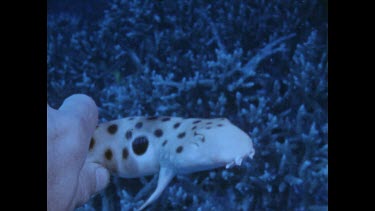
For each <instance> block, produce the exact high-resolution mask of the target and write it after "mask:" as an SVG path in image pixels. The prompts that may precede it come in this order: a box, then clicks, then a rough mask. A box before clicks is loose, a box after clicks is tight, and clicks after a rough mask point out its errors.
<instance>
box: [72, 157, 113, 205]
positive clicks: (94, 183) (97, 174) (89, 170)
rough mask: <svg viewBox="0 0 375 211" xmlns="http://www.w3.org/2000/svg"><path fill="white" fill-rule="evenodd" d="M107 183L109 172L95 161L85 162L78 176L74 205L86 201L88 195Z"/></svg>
mask: <svg viewBox="0 0 375 211" xmlns="http://www.w3.org/2000/svg"><path fill="white" fill-rule="evenodd" d="M108 183H109V172H108V170H107V169H106V168H104V167H103V166H101V165H99V164H97V163H91V162H86V163H85V165H84V166H83V168H82V170H81V172H80V176H79V184H78V191H77V194H76V206H79V205H82V204H84V203H86V202H87V201H88V200H89V199H90V197H91V196H92V195H93V194H95V193H97V192H99V191H100V190H102V189H104V188H105V187H106V186H107V185H108Z"/></svg>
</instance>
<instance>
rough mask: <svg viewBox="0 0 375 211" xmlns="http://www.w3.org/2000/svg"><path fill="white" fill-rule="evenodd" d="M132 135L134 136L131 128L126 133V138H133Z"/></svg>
mask: <svg viewBox="0 0 375 211" xmlns="http://www.w3.org/2000/svg"><path fill="white" fill-rule="evenodd" d="M132 136H133V133H132V131H131V130H128V131H126V133H125V138H126V139H127V140H130V139H132Z"/></svg>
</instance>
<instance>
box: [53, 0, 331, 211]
mask: <svg viewBox="0 0 375 211" xmlns="http://www.w3.org/2000/svg"><path fill="white" fill-rule="evenodd" d="M47 6H48V10H47V99H48V103H49V105H50V106H52V107H54V108H57V107H59V106H60V105H61V103H62V102H63V100H64V99H65V98H66V97H68V96H70V95H71V94H74V93H84V94H87V95H89V96H91V97H92V98H93V99H94V100H95V102H96V103H97V105H98V107H99V119H100V122H105V121H109V120H113V119H118V118H122V117H127V116H155V115H156V116H158V115H160V116H162V115H163V116H179V117H200V118H215V117H226V118H228V119H229V120H230V121H231V122H233V123H234V124H235V125H237V126H238V127H240V128H241V129H242V130H244V131H245V132H246V133H248V134H249V135H250V137H251V138H252V139H253V142H254V148H255V152H256V153H255V156H254V158H253V159H252V160H245V161H244V162H243V164H242V165H241V166H240V167H234V168H230V169H225V168H219V169H215V170H212V171H203V172H197V173H193V174H189V175H180V176H177V177H176V178H174V179H173V181H172V182H171V183H170V185H169V186H168V187H167V188H166V189H165V190H164V192H163V194H162V195H161V197H160V198H159V199H158V200H157V201H156V202H154V203H153V204H151V205H150V206H149V207H148V208H146V210H201V211H205V210H243V211H246V210H297V211H303V210H311V211H320V210H328V60H327V53H328V47H327V42H328V37H327V34H328V17H327V16H328V14H327V13H328V11H327V10H328V8H327V7H328V6H327V1H323V0H295V1H293V0H274V1H273V0H272V1H271V0H270V1H265V0H253V1H239V0H233V1H228V0H217V1H198V0H164V1H150V0H145V1H135V0H128V1H126V0H48V5H47ZM156 179H157V176H155V177H154V176H148V177H143V178H138V179H122V178H117V177H111V183H110V185H109V186H108V187H107V188H106V189H105V190H104V191H102V192H100V193H99V194H97V195H96V196H95V197H93V198H92V199H91V200H90V201H89V202H88V203H86V204H85V205H84V206H82V207H80V208H77V209H76V210H77V211H89V210H135V208H137V207H139V206H140V205H141V204H142V200H145V199H147V197H148V196H149V195H150V194H151V193H152V191H153V190H154V188H155V187H156Z"/></svg>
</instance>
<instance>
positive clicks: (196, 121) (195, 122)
mask: <svg viewBox="0 0 375 211" xmlns="http://www.w3.org/2000/svg"><path fill="white" fill-rule="evenodd" d="M199 122H201V120H195V121H194V122H193V124H197V123H199Z"/></svg>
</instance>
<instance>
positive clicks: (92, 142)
mask: <svg viewBox="0 0 375 211" xmlns="http://www.w3.org/2000/svg"><path fill="white" fill-rule="evenodd" d="M94 146H95V139H94V138H91V140H90V146H89V150H92V148H94Z"/></svg>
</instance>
